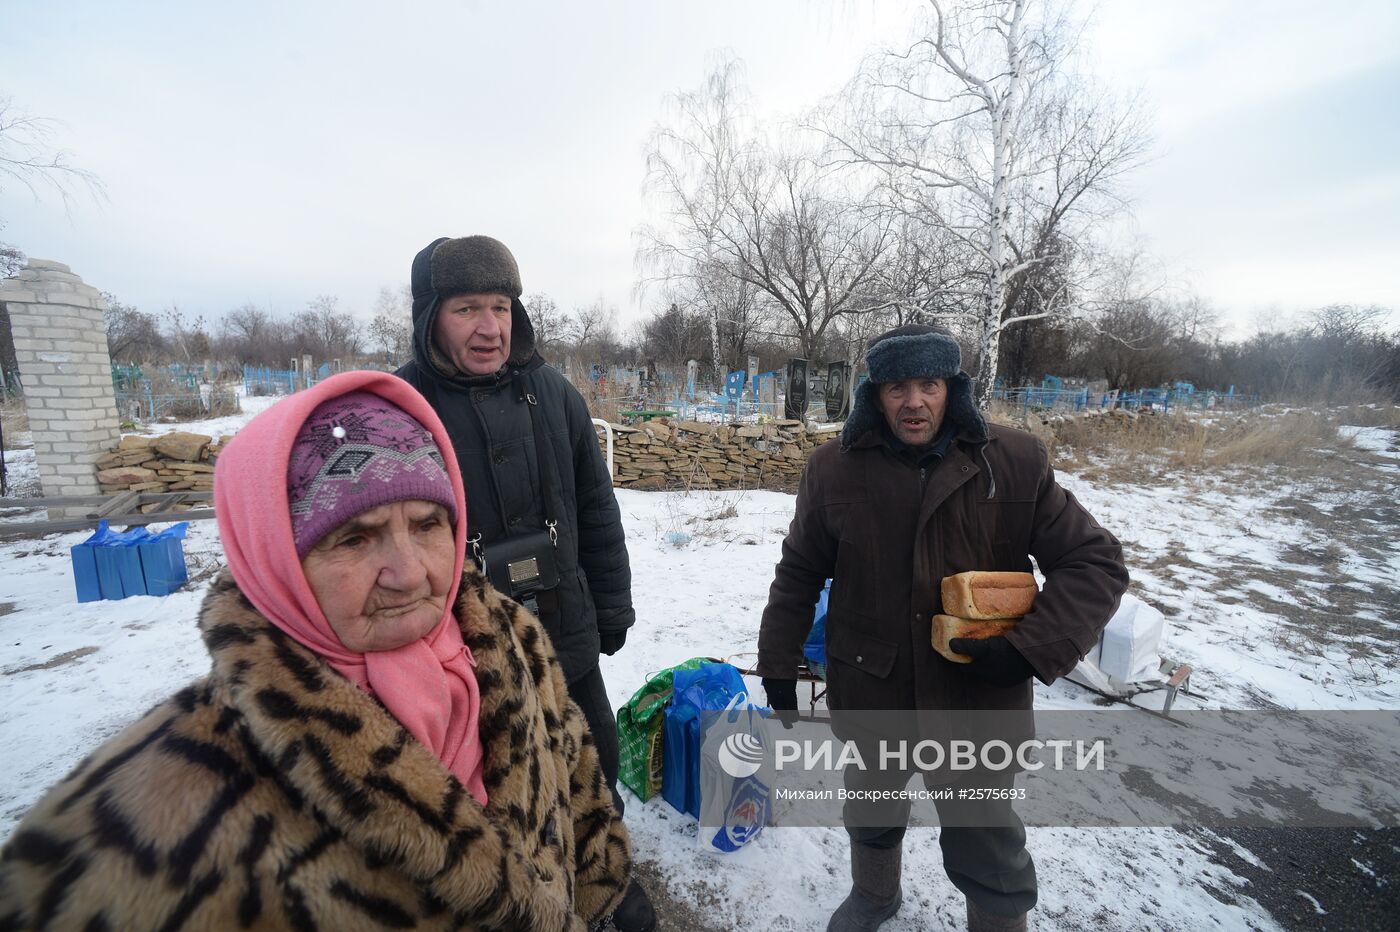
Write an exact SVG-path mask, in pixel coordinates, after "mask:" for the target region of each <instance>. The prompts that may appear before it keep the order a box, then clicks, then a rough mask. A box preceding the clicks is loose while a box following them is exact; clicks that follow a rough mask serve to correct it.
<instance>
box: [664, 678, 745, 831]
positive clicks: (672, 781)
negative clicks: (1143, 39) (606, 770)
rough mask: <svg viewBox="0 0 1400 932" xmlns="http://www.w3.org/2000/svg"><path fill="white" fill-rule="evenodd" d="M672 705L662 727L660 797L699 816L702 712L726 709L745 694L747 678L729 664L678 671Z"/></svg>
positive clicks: (675, 807)
mask: <svg viewBox="0 0 1400 932" xmlns="http://www.w3.org/2000/svg"><path fill="white" fill-rule="evenodd" d="M671 684H672V690H671V704H670V706H668V707H667V709H666V712H665V722H664V724H663V726H662V742H663V744H662V748H663V753H662V767H661V796H662V798H663V799H665V800H666V802H668V803H670V804H671V806H672V808H674V809H675V810H676V811H677V812H687V813H689V814H691V815H693V816H695V817H696V818H699V817H700V743H701V741H702V740H703V734H702V729H701V725H700V715H701V713H702V712H718V711H722V710H723V709H725V708H726V707H727V706H728V705H729V704H730V702H731V701H732V700H733V699H734V697H735V696H742V695H744V694H745V690H744V677H743V675H742V674H741V673H740V672H739V670H738V669H737V668H736V667H734V666H732V665H731V664H727V663H705V664H701V665H700V666H699V667H697V668H696V669H694V670H677V671H676V673H675V675H674V676H673V677H672V679H671Z"/></svg>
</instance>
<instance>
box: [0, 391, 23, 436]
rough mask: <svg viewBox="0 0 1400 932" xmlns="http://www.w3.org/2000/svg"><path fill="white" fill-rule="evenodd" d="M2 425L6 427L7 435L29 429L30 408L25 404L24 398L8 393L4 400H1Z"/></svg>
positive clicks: (0, 424)
mask: <svg viewBox="0 0 1400 932" xmlns="http://www.w3.org/2000/svg"><path fill="white" fill-rule="evenodd" d="M0 427H3V428H4V431H5V436H6V437H10V436H13V435H14V434H17V433H19V432H20V431H25V430H28V429H29V410H28V409H27V408H26V407H25V406H24V399H23V398H21V397H19V396H18V395H7V397H6V398H5V400H4V401H0Z"/></svg>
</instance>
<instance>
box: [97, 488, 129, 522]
mask: <svg viewBox="0 0 1400 932" xmlns="http://www.w3.org/2000/svg"><path fill="white" fill-rule="evenodd" d="M139 501H141V493H140V492H122V493H120V494H117V495H113V496H112V498H111V499H110V500H109V501H108V502H107V504H105V505H103V506H102V507H101V508H99V509H97V510H96V511H92V512H89V513H88V517H89V518H105V517H107V516H108V515H124V514H126V513H127V512H129V511H131V509H132V508H134V507H136V504H137V503H138V502H139Z"/></svg>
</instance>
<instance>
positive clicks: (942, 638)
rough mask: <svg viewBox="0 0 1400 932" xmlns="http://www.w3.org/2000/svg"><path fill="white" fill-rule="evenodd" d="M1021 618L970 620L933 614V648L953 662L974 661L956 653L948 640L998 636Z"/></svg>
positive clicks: (965, 655)
mask: <svg viewBox="0 0 1400 932" xmlns="http://www.w3.org/2000/svg"><path fill="white" fill-rule="evenodd" d="M1020 620H1021V619H1019V618H1002V619H998V620H995V621H986V620H978V621H969V620H968V619H966V618H955V617H953V616H952V615H934V616H933V649H934V650H936V651H938V652H939V653H940V654H942V655H943V656H944V657H947V658H948V659H949V660H951V661H953V663H972V658H971V657H969V656H968V655H967V654H959V653H955V652H954V651H953V649H952V648H951V647H949V646H948V642H949V641H951V640H952V639H953V638H976V639H977V640H979V641H980V640H982V639H984V638H990V637H996V636H997V635H998V634H1005V633H1006V632H1008V631H1010V630H1011V629H1012V628H1014V627H1016V622H1018V621H1020Z"/></svg>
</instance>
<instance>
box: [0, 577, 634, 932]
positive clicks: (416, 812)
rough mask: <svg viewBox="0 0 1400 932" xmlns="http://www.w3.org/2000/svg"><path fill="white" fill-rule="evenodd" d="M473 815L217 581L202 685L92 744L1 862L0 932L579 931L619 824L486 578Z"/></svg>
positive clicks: (362, 703) (473, 616) (556, 691)
mask: <svg viewBox="0 0 1400 932" xmlns="http://www.w3.org/2000/svg"><path fill="white" fill-rule="evenodd" d="M461 593H462V594H461V596H460V597H459V600H458V603H457V618H458V621H459V623H460V624H461V627H462V633H463V635H464V637H465V640H466V643H467V644H468V646H470V648H471V650H472V653H473V654H474V655H475V658H476V661H477V668H476V676H477V682H478V684H479V686H480V690H481V715H480V722H481V739H482V742H483V745H484V751H485V760H486V766H485V774H484V780H485V784H486V789H487V792H488V794H489V803H488V805H487V806H486V807H485V808H484V809H483V807H481V806H480V805H478V804H477V803H476V801H475V800H473V799H472V798H471V797H470V796H469V795H468V794H467V793H466V791H465V790H464V789H463V787H462V785H461V784H460V783H459V782H458V781H457V780H456V778H455V777H453V776H452V775H451V774H449V773H448V771H447V770H446V769H445V768H444V767H443V766H442V764H441V763H440V762H439V761H438V759H437V757H435V756H434V755H433V754H432V752H431V751H429V750H428V749H427V748H426V747H424V746H423V745H422V744H420V743H419V742H418V741H416V740H415V739H414V738H412V737H411V736H410V735H409V733H408V732H407V731H406V730H405V729H404V728H403V727H402V726H401V725H399V724H398V722H397V721H396V720H395V719H394V718H392V717H391V716H390V715H389V714H388V713H387V712H386V711H385V710H384V709H383V707H382V706H380V705H379V704H378V703H377V702H375V701H374V700H373V699H372V698H370V697H369V696H367V695H366V694H365V693H363V692H361V691H360V689H358V688H357V687H356V686H355V685H354V684H352V683H351V682H350V681H349V680H347V679H345V678H343V677H341V676H340V675H339V674H337V673H336V672H335V671H333V670H332V669H331V668H330V667H329V666H327V665H326V664H324V663H322V662H321V661H320V660H319V659H318V658H317V657H316V656H315V655H314V654H312V653H311V652H309V651H308V650H306V649H305V648H303V647H302V646H301V645H299V644H297V643H296V642H295V641H293V640H292V639H291V638H289V637H287V636H286V635H285V634H283V633H282V632H281V631H280V630H279V629H278V628H276V627H274V626H273V625H272V624H271V623H270V622H268V621H267V620H266V619H265V618H263V617H262V616H261V615H260V614H259V613H258V612H257V611H256V610H255V609H254V608H253V606H252V604H251V603H250V602H249V601H248V600H247V599H246V598H245V597H244V596H243V594H242V593H241V592H240V591H239V590H238V588H237V587H236V585H235V584H234V583H233V580H232V578H231V577H230V576H229V575H228V574H227V573H224V574H223V575H222V576H221V577H220V578H219V579H218V580H217V581H216V582H215V583H214V584H213V586H212V588H211V589H210V592H209V594H208V596H207V597H206V599H205V601H204V604H203V607H202V608H201V611H200V619H199V623H200V628H201V630H202V632H203V637H204V641H205V644H206V645H207V646H208V648H209V652H210V654H211V655H212V657H213V667H212V670H211V672H210V675H209V676H208V677H207V678H205V679H203V680H200V681H198V682H196V683H194V684H192V685H191V686H189V687H187V688H185V689H184V690H182V691H181V692H179V693H178V694H177V695H175V696H174V697H172V698H171V699H169V700H167V701H166V702H164V703H163V704H161V705H159V706H157V707H156V708H154V709H152V710H151V711H150V712H149V713H147V714H146V715H145V716H144V717H143V718H142V719H141V720H140V721H138V722H136V723H135V724H133V725H132V726H130V727H129V728H127V729H126V730H125V731H124V732H122V733H121V734H120V735H118V736H117V737H115V738H113V739H112V740H111V741H109V742H107V743H106V744H104V745H103V746H102V747H101V748H99V749H98V751H97V752H96V753H95V754H93V755H92V756H90V757H89V758H88V759H87V760H85V761H83V762H82V763H81V764H79V765H78V767H77V769H75V770H74V771H73V772H72V773H71V774H69V775H68V776H67V777H66V778H64V780H63V781H62V782H61V783H59V784H58V785H57V786H55V787H53V788H52V789H51V790H50V791H49V792H48V794H47V795H46V796H45V797H44V798H43V799H42V800H41V801H40V802H39V803H38V804H37V805H36V806H35V808H34V809H33V810H32V811H31V812H30V813H29V815H28V816H27V817H26V818H25V819H24V821H23V822H22V823H21V824H20V825H19V827H18V828H17V829H16V830H15V832H14V834H13V835H12V836H11V837H10V839H9V840H8V842H7V843H6V845H5V847H4V850H3V853H0V929H88V930H99V929H109V930H125V929H296V930H316V929H320V930H335V932H340V930H347V929H368V928H385V927H387V928H416V929H501V930H508V929H509V930H513V929H520V930H526V929H529V930H533V929H547V930H553V929H561V930H562V929H568V930H582V929H585V928H586V927H587V925H588V923H589V922H591V921H594V920H597V919H599V918H600V917H602V916H604V915H606V914H607V912H608V911H609V910H610V909H612V908H614V907H615V906H616V905H617V902H618V901H619V900H620V899H621V896H622V893H623V890H624V889H625V887H626V885H627V879H628V873H629V870H630V852H629V848H628V840H627V833H626V829H625V828H624V827H623V825H622V822H621V820H620V819H619V818H618V816H617V815H616V811H615V809H614V808H613V805H612V798H611V796H610V794H609V791H608V788H607V785H606V784H605V783H604V782H603V777H602V772H601V771H600V769H599V766H598V759H597V755H596V753H595V751H594V748H593V741H592V737H591V736H590V735H589V734H588V731H587V729H586V726H585V724H584V719H583V716H582V714H581V713H580V712H579V710H578V708H577V707H576V706H575V705H574V704H573V703H572V702H571V701H569V699H568V694H567V692H566V691H565V686H564V679H563V676H562V674H561V672H560V668H559V665H558V662H557V661H556V660H555V657H554V652H553V650H552V649H551V648H550V645H549V640H548V637H547V636H546V635H545V634H544V631H543V629H542V628H541V627H540V626H539V624H538V622H537V621H536V620H535V619H534V618H533V617H532V616H531V615H530V614H529V613H528V612H525V611H524V610H522V609H521V608H520V607H519V606H518V605H516V604H515V603H514V602H511V601H508V600H506V599H504V598H502V597H501V596H500V595H499V594H497V593H496V592H495V590H493V589H491V588H490V587H489V586H488V585H487V583H486V581H485V580H484V579H483V578H482V577H481V576H480V575H478V574H477V573H475V572H473V571H468V572H467V573H466V574H464V578H463V584H462V589H461Z"/></svg>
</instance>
